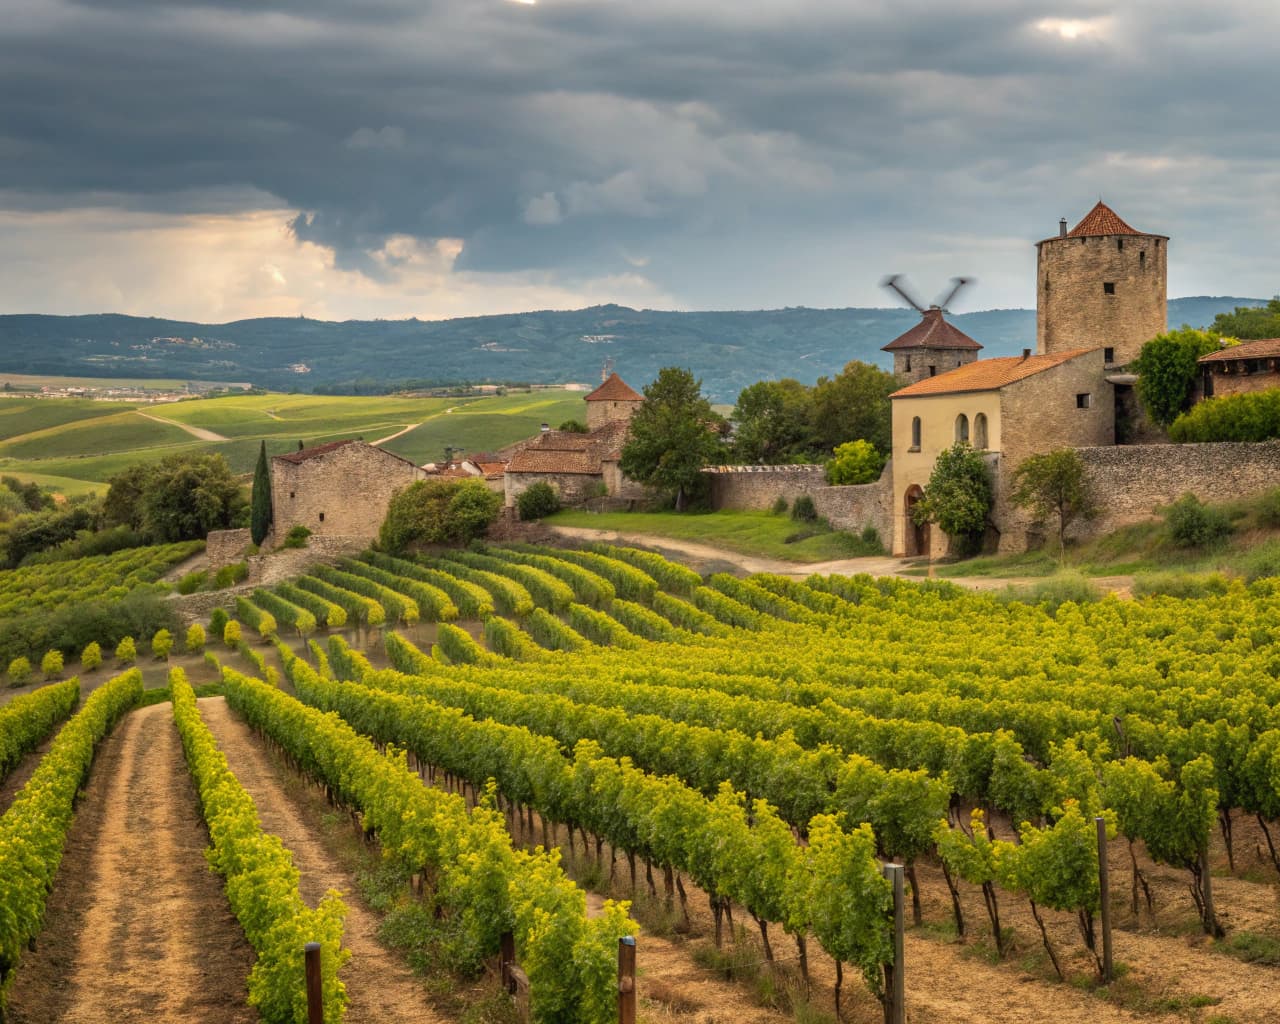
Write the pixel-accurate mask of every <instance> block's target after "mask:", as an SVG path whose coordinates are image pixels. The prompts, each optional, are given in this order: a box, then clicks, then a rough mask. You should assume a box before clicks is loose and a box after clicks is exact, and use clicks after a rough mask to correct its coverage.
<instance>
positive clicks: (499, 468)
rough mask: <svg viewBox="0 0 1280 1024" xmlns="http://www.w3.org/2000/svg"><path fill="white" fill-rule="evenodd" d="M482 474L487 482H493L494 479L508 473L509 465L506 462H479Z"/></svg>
mask: <svg viewBox="0 0 1280 1024" xmlns="http://www.w3.org/2000/svg"><path fill="white" fill-rule="evenodd" d="M476 465H477V466H479V467H480V472H481V473H482V474H483V475H484V478H485V479H486V480H492V479H493V478H494V477H499V476H502V474H503V473H504V472H506V469H507V464H506V463H505V462H477V463H476Z"/></svg>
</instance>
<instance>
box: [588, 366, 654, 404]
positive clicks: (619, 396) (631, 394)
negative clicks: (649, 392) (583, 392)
mask: <svg viewBox="0 0 1280 1024" xmlns="http://www.w3.org/2000/svg"><path fill="white" fill-rule="evenodd" d="M584 401H587V402H643V401H644V395H642V394H639V393H638V392H637V391H636V390H635V388H633V387H632V386H631V385H630V384H628V383H627V382H626V381H625V380H623V379H622V378H621V377H619V376H618V375H617V374H616V373H611V374H609V378H608V379H607V380H606V381H605V382H604V383H603V384H601V385H600V386H599V387H598V388H596V389H595V390H594V391H593V392H591V394H589V395H587V397H586V398H585V399H584Z"/></svg>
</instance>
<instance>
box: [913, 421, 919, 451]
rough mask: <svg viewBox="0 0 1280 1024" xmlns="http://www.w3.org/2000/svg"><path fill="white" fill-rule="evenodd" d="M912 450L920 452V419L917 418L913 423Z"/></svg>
mask: <svg viewBox="0 0 1280 1024" xmlns="http://www.w3.org/2000/svg"><path fill="white" fill-rule="evenodd" d="M911 448H912V450H913V451H917V452H918V451H919V450H920V417H919V416H916V417H915V418H914V419H912V421H911Z"/></svg>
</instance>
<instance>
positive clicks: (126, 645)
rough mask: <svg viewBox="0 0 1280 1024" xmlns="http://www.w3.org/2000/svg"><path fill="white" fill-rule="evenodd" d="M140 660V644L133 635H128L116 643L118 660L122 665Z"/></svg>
mask: <svg viewBox="0 0 1280 1024" xmlns="http://www.w3.org/2000/svg"><path fill="white" fill-rule="evenodd" d="M137 660H138V646H137V644H135V643H134V642H133V637H131V636H127V637H125V638H124V639H123V640H121V641H120V642H119V643H118V644H116V661H118V662H120V664H121V665H132V664H133V663H134V662H135V661H137Z"/></svg>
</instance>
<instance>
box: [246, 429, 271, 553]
mask: <svg viewBox="0 0 1280 1024" xmlns="http://www.w3.org/2000/svg"><path fill="white" fill-rule="evenodd" d="M270 530H271V473H270V471H269V470H268V468H267V442H266V441H263V442H262V447H261V448H259V449H258V465H257V466H256V467H255V468H254V470H253V497H252V498H251V499H250V506H249V536H250V538H251V539H252V540H253V542H254V543H255V544H261V543H262V542H263V541H264V540H265V539H266V536H267V534H268V533H269V532H270Z"/></svg>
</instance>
